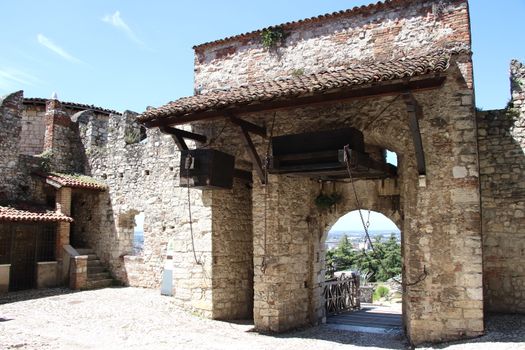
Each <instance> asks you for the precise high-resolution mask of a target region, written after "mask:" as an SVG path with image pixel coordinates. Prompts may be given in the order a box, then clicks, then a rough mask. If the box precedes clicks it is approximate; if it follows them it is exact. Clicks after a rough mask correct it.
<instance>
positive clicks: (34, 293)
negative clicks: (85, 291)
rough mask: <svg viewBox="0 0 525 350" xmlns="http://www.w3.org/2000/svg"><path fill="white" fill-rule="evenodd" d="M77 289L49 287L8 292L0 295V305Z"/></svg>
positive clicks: (67, 292) (73, 291) (72, 291)
mask: <svg viewBox="0 0 525 350" xmlns="http://www.w3.org/2000/svg"><path fill="white" fill-rule="evenodd" d="M77 292H78V291H75V290H71V289H67V288H49V289H30V290H22V291H19V292H9V293H7V294H5V295H2V296H0V305H2V304H9V303H14V302H18V301H25V300H34V299H40V298H47V297H52V296H56V295H63V294H71V293H77Z"/></svg>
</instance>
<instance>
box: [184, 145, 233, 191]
mask: <svg viewBox="0 0 525 350" xmlns="http://www.w3.org/2000/svg"><path fill="white" fill-rule="evenodd" d="M234 167H235V157H234V156H232V155H230V154H228V153H224V152H220V151H217V150H213V149H192V150H183V151H181V159H180V183H179V186H181V187H186V186H188V182H189V186H190V187H191V188H199V189H221V188H222V189H231V188H232V187H233V173H234Z"/></svg>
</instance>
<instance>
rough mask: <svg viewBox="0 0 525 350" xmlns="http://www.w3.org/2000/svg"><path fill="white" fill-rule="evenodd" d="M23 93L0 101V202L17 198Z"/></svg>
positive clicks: (19, 92)
mask: <svg viewBox="0 0 525 350" xmlns="http://www.w3.org/2000/svg"><path fill="white" fill-rule="evenodd" d="M23 98H24V97H23V92H22V91H18V92H15V93H12V94H10V95H6V96H4V97H2V98H1V99H0V179H1V181H0V201H6V200H14V199H15V198H17V197H18V195H19V192H20V189H19V186H18V183H19V178H20V177H21V174H20V171H19V161H18V153H19V149H20V130H21V119H22V118H21V114H22V101H23Z"/></svg>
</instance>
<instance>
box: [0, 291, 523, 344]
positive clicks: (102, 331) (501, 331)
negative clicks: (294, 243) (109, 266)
mask: <svg viewBox="0 0 525 350" xmlns="http://www.w3.org/2000/svg"><path fill="white" fill-rule="evenodd" d="M0 304H1V305H0V349H192V350H199V349H243V350H244V349H250V350H259V349H271V350H276V349H298V350H299V349H300V350H308V349H312V350H314V349H315V350H322V349H340V348H341V349H342V348H344V349H370V350H372V349H405V348H407V347H408V345H407V343H406V341H405V339H404V338H403V337H402V336H399V335H378V334H366V333H353V332H347V331H338V330H335V329H331V328H330V326H329V325H323V326H319V327H312V328H307V329H304V330H298V331H295V332H290V333H287V334H284V335H264V334H259V333H256V332H253V331H252V328H253V326H252V325H251V324H247V323H243V322H238V323H228V322H220V321H213V320H208V319H203V318H199V317H197V316H194V315H192V314H189V313H187V312H184V311H181V310H179V309H177V308H176V307H175V306H174V305H173V300H172V299H171V298H169V297H162V296H160V295H159V292H158V291H156V290H147V289H140V288H107V289H101V290H94V291H86V292H76V293H74V292H71V291H69V290H64V289H50V290H45V291H25V292H19V293H11V294H9V295H8V296H7V297H3V298H0ZM430 348H431V347H430ZM430 348H429V349H430ZM436 348H439V349H475V350H481V349H491V350H492V349H525V316H523V315H521V316H515V315H494V316H492V317H491V318H490V320H489V322H488V334H487V335H485V336H483V337H481V338H477V339H474V340H470V341H468V342H462V343H450V344H443V345H440V346H438V347H436Z"/></svg>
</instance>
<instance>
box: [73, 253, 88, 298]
mask: <svg viewBox="0 0 525 350" xmlns="http://www.w3.org/2000/svg"><path fill="white" fill-rule="evenodd" d="M87 263H88V256H87V255H78V256H73V257H71V262H70V268H69V271H70V275H69V288H71V289H75V290H79V289H86V288H87Z"/></svg>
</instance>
